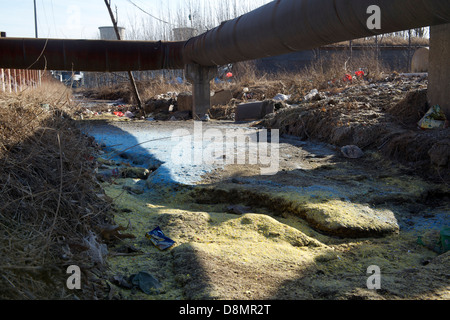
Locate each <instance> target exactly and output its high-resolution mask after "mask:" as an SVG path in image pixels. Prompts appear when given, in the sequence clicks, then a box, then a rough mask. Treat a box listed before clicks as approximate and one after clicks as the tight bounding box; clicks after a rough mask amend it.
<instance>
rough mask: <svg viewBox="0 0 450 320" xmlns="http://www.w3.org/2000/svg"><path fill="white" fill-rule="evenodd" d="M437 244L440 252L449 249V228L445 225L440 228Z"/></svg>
mask: <svg viewBox="0 0 450 320" xmlns="http://www.w3.org/2000/svg"><path fill="white" fill-rule="evenodd" d="M438 246H439V251H441V253H445V252H447V251H448V250H450V228H448V227H447V228H444V229H442V230H441V232H440V236H439V242H438Z"/></svg>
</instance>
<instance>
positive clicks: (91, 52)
mask: <svg viewBox="0 0 450 320" xmlns="http://www.w3.org/2000/svg"><path fill="white" fill-rule="evenodd" d="M183 46H184V42H183V41H181V42H161V41H158V42H152V41H116V40H111V41H109V40H61V39H18V38H2V39H0V65H1V66H2V67H3V68H16V69H37V70H43V69H44V68H46V69H48V70H69V71H70V70H75V71H104V72H118V71H128V70H133V71H143V70H160V69H182V68H183V67H184V62H183V58H182V49H183Z"/></svg>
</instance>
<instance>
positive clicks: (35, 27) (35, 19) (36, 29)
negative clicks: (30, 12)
mask: <svg viewBox="0 0 450 320" xmlns="http://www.w3.org/2000/svg"><path fill="white" fill-rule="evenodd" d="M34 33H35V36H36V38H38V27H37V12H36V0H34Z"/></svg>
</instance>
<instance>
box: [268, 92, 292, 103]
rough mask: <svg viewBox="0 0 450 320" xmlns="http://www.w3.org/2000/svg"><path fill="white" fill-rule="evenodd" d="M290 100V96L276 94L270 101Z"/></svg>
mask: <svg viewBox="0 0 450 320" xmlns="http://www.w3.org/2000/svg"><path fill="white" fill-rule="evenodd" d="M290 98H291V95H290V94H289V95H286V94H282V93H278V94H277V95H276V96H275V97H273V98H272V100H275V101H287V100H289V99H290Z"/></svg>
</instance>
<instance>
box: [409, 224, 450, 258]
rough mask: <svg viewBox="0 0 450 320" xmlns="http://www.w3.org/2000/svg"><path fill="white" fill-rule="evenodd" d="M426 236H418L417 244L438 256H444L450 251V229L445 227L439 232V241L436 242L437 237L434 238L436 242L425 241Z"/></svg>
mask: <svg viewBox="0 0 450 320" xmlns="http://www.w3.org/2000/svg"><path fill="white" fill-rule="evenodd" d="M423 237H424V236H418V237H417V240H416V243H417V244H419V245H421V246H424V247H426V248H428V249H430V250H432V251H434V252H436V253H438V254H443V253H446V252H447V251H449V250H450V228H449V227H445V228H442V229H441V231H440V232H439V235H438V237H439V240H438V241H437V242H436V238H435V237H436V235H434V236H433V238H434V239H435V240H434V241H430V240H429V239H428V240H425V241H424V239H423ZM426 237H427V236H426Z"/></svg>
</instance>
